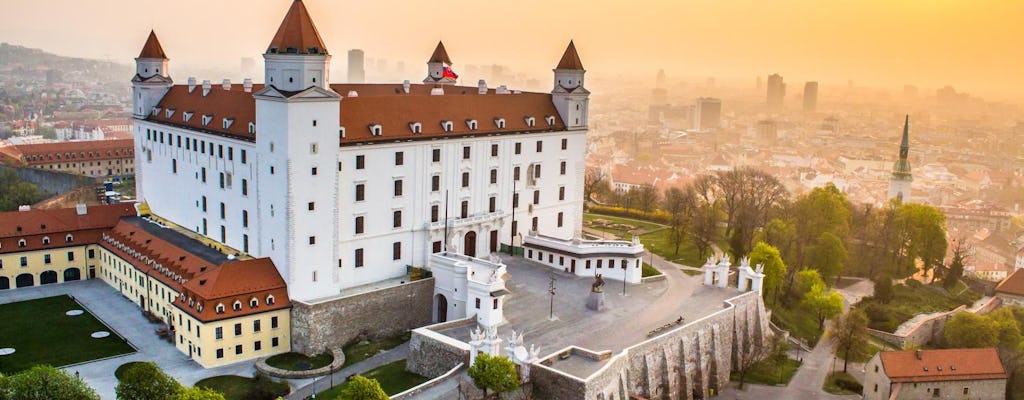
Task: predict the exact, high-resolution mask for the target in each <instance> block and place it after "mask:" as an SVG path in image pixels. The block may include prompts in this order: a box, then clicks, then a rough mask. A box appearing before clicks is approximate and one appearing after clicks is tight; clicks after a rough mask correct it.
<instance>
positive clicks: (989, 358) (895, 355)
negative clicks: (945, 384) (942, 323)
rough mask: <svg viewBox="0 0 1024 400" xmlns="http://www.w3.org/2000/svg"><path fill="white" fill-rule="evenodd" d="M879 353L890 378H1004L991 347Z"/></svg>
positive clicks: (902, 379) (934, 380)
mask: <svg viewBox="0 0 1024 400" xmlns="http://www.w3.org/2000/svg"><path fill="white" fill-rule="evenodd" d="M879 357H880V358H881V361H882V367H883V368H885V375H886V376H888V377H889V379H891V380H892V381H893V382H937V381H963V380H985V379H1006V370H1004V369H1003V364H1002V363H1000V361H999V355H998V354H996V349H994V348H985V349H944V350H905V351H883V352H881V353H879ZM918 357H920V359H918Z"/></svg>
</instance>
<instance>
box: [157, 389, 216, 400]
mask: <svg viewBox="0 0 1024 400" xmlns="http://www.w3.org/2000/svg"><path fill="white" fill-rule="evenodd" d="M168 400H224V395H223V394H220V393H218V392H217V391H215V390H213V389H210V388H204V387H190V388H187V389H181V390H180V391H178V393H175V394H174V395H172V396H171V397H168Z"/></svg>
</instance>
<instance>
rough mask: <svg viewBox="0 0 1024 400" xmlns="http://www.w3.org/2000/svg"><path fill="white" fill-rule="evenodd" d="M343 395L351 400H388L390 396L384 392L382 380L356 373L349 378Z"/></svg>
mask: <svg viewBox="0 0 1024 400" xmlns="http://www.w3.org/2000/svg"><path fill="white" fill-rule="evenodd" d="M341 397H342V398H345V399H349V400H388V398H389V397H388V394H387V393H384V389H381V387H380V382H377V380H376V379H372V378H366V377H364V376H362V375H355V376H353V377H352V379H349V381H348V385H347V386H346V387H345V390H344V391H342V394H341Z"/></svg>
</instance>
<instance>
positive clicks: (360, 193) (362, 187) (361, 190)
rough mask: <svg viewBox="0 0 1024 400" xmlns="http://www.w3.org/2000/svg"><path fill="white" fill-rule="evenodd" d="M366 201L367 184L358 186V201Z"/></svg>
mask: <svg viewBox="0 0 1024 400" xmlns="http://www.w3.org/2000/svg"><path fill="white" fill-rule="evenodd" d="M365 199H366V184H363V183H357V184H356V201H363V200H365Z"/></svg>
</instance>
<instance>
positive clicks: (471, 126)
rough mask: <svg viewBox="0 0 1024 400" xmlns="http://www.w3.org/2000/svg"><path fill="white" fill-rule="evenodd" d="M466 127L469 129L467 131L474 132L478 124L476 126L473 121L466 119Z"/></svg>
mask: <svg viewBox="0 0 1024 400" xmlns="http://www.w3.org/2000/svg"><path fill="white" fill-rule="evenodd" d="M466 126H468V127H469V130H471V131H475V130H476V128H477V126H478V124H477V122H476V120H475V119H467V120H466Z"/></svg>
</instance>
